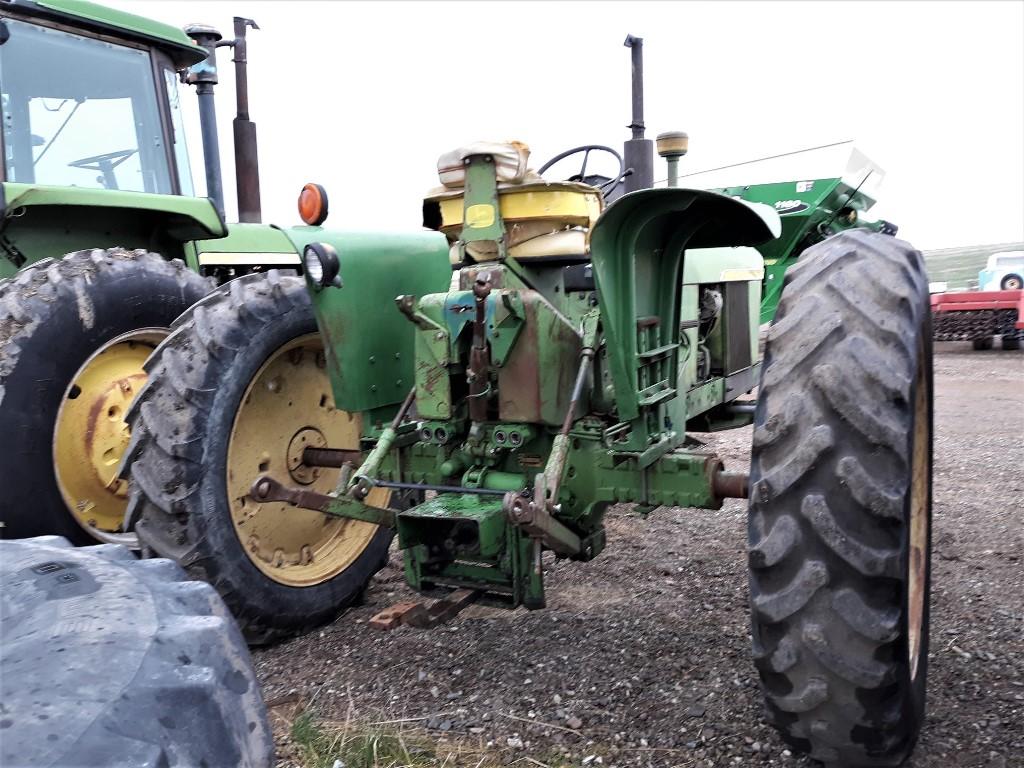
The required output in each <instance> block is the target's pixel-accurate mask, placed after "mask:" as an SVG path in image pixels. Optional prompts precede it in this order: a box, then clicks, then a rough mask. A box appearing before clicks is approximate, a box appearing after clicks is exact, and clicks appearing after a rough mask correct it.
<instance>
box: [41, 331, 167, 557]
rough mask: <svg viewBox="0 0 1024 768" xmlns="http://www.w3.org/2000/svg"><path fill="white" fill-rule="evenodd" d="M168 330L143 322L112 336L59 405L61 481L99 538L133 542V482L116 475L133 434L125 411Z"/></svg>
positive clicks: (56, 435)
mask: <svg viewBox="0 0 1024 768" xmlns="http://www.w3.org/2000/svg"><path fill="white" fill-rule="evenodd" d="M167 334H168V331H167V329H165V328H141V329H139V330H137V331H132V332H130V333H126V334H123V335H121V336H118V337H117V338H115V339H111V340H110V341H108V342H107V343H106V344H104V345H103V346H102V347H100V348H99V349H98V350H97V351H96V352H95V353H93V355H92V356H91V357H90V358H89V359H88V360H86V361H85V363H84V364H83V365H82V367H81V368H79V369H78V372H77V373H76V374H75V376H74V377H73V378H72V380H71V383H70V384H69V385H68V388H67V390H66V391H65V392H64V399H63V400H62V401H61V405H60V408H59V409H58V411H57V421H56V423H55V424H54V429H53V466H54V472H55V474H56V476H57V486H58V488H59V489H60V493H61V496H63V497H64V503H65V504H67V507H68V510H69V511H70V512H71V515H72V517H74V519H75V521H76V522H77V523H78V524H79V525H81V526H82V528H84V529H85V530H86V531H87V532H88V533H90V534H91V535H92V536H93V537H94V538H96V539H99V540H100V541H116V542H119V543H127V544H132V543H134V536H133V535H132V534H126V533H124V532H122V525H123V523H124V512H125V506H126V505H127V503H128V502H127V497H128V484H127V483H126V482H125V481H124V480H121V479H120V478H118V477H117V470H118V467H119V466H120V464H121V456H122V455H123V454H124V451H125V449H126V448H127V447H128V440H129V432H128V424H127V423H125V420H124V417H125V415H126V414H127V412H128V408H129V406H131V403H132V400H133V399H134V398H135V395H136V394H137V393H138V391H139V390H140V389H141V388H142V385H143V384H145V383H146V372H145V371H144V370H143V368H142V365H143V363H145V362H146V358H148V357H149V355H150V354H151V353H152V352H153V350H154V349H155V348H156V346H157V344H159V343H160V342H161V341H162V340H163V339H164V338H165V337H166V336H167Z"/></svg>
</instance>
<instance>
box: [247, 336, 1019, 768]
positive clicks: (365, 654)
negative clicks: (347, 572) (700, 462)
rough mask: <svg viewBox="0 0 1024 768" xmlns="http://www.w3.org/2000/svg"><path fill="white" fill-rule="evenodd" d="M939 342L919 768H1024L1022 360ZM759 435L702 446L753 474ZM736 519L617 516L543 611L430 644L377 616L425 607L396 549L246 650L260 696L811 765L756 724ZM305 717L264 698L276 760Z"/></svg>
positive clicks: (333, 710)
mask: <svg viewBox="0 0 1024 768" xmlns="http://www.w3.org/2000/svg"><path fill="white" fill-rule="evenodd" d="M936 352H937V354H936V360H935V374H936V400H935V404H936V427H935V430H936V442H935V491H934V493H935V505H934V550H933V592H932V640H931V644H932V647H931V653H930V664H931V666H930V670H929V677H930V680H929V705H928V712H929V714H928V720H927V723H926V725H925V728H924V731H923V733H922V735H921V740H920V742H919V744H918V747H917V749H916V751H915V753H914V757H913V758H912V761H911V762H910V763H908V765H911V766H914V768H923V767H924V766H987V767H989V768H998V767H1002V766H1024V562H1022V558H1024V476H1022V472H1024V355H1022V354H1020V353H1011V352H1000V351H998V350H997V351H993V352H981V353H979V352H973V351H969V347H968V345H965V344H941V345H939V346H938V348H937V350H936ZM749 444H750V429H749V428H748V429H743V430H736V431H733V432H731V433H722V434H720V435H717V436H715V437H714V439H713V441H712V443H711V446H712V447H714V448H716V449H717V450H719V451H720V452H721V453H722V455H723V456H724V458H725V460H726V466H727V467H731V468H740V467H744V465H745V464H746V462H747V451H748V447H749ZM745 526H746V515H745V508H744V505H743V504H742V503H740V502H737V501H731V502H729V503H727V504H726V506H725V507H724V508H723V509H722V510H719V511H709V510H700V509H670V510H669V509H661V510H658V511H656V512H655V513H654V514H653V515H652V516H651V517H650V518H649V519H647V520H644V519H642V518H640V517H638V516H636V515H635V514H633V513H632V512H631V511H630V509H628V508H620V509H616V510H614V511H613V512H612V513H611V514H610V515H609V519H608V528H609V536H608V539H609V547H608V549H607V550H606V551H605V552H604V553H603V554H602V555H601V556H600V557H599V558H598V559H597V560H596V561H595V562H593V563H590V564H579V563H568V562H566V563H554V561H552V562H551V563H550V564H549V568H548V571H547V592H548V608H547V609H546V610H543V611H537V612H532V613H531V612H527V611H525V610H522V609H520V610H518V611H515V612H511V613H510V612H501V611H497V610H492V609H487V608H480V607H474V608H470V609H469V610H467V611H465V612H464V613H463V614H461V615H460V616H459V617H458V618H457V619H456V620H454V621H453V622H452V623H451V624H449V625H446V626H444V627H442V628H439V629H435V630H433V631H430V632H424V631H420V630H414V629H409V628H402V629H399V630H396V631H393V632H390V633H381V632H378V631H375V630H372V629H370V628H368V627H367V625H366V622H367V620H368V619H369V618H370V617H371V616H373V615H374V614H375V613H376V612H378V611H379V610H381V609H383V608H385V607H387V606H389V605H391V604H393V603H395V602H398V601H401V600H408V599H411V598H412V597H413V595H412V593H411V592H410V591H409V590H407V589H406V588H405V586H404V582H403V580H402V575H401V570H400V565H399V564H400V560H399V557H398V555H397V553H395V554H393V556H392V560H391V565H390V566H389V567H388V568H386V569H385V570H384V571H382V572H381V573H380V574H379V575H378V577H377V579H376V580H375V581H374V583H373V584H372V586H371V588H370V589H369V591H368V594H367V601H366V604H365V605H363V606H360V607H358V608H356V609H353V610H351V611H349V612H348V613H347V614H346V615H344V616H342V617H341V618H340V619H339V620H338V621H337V622H335V623H334V624H333V625H331V626H328V627H326V628H324V629H323V630H322V631H320V632H314V633H312V634H311V635H308V636H306V637H303V638H299V639H296V640H293V641H291V642H288V643H284V644H281V645H279V646H276V647H273V648H270V649H266V650H262V651H258V652H256V653H255V654H254V655H255V661H256V666H257V671H258V674H259V676H260V679H261V682H262V685H263V689H264V694H265V696H266V698H267V699H268V700H269V701H270V702H271V704H274V702H275V701H280V700H282V698H283V699H285V700H292V701H294V700H296V699H297V700H298V701H299V702H300V704H299V706H303V705H306V704H308V703H309V702H313V703H314V706H315V708H316V709H315V711H316V713H317V715H318V716H320V717H324V718H326V719H333V720H339V721H344V720H346V719H351V720H352V721H354V722H358V723H363V724H368V723H375V722H381V721H392V724H391V725H392V727H393V726H394V725H395V723H394V722H393V721H405V722H403V723H399V724H398V725H399V726H400V727H402V728H413V729H415V730H417V731H418V732H419V733H420V734H426V735H427V736H428V737H429V738H431V739H435V740H437V741H439V742H441V743H453V744H457V743H460V742H461V743H469V744H473V745H475V747H477V748H479V747H482V746H483V747H487V746H488V743H490V746H489V747H488V751H489V752H493V757H494V758H495V762H509V763H510V762H514V761H515V760H517V759H520V758H529V760H527V761H525V762H524V763H521V764H526V762H530V763H531V764H532V761H539V762H541V763H546V764H554V763H559V764H566V765H581V764H589V765H597V764H599V763H600V764H602V765H605V766H609V765H623V766H625V765H652V766H719V765H722V766H725V765H730V766H731V765H755V766H756V765H779V766H810V765H811V762H810V761H808V760H805V759H804V758H800V757H797V756H794V755H790V753H789V752H788V751H786V750H785V747H784V745H783V744H782V743H781V741H780V740H779V739H777V738H776V736H775V734H774V731H773V730H772V729H771V728H770V727H768V726H767V725H765V724H764V722H763V721H762V720H761V714H760V708H761V702H760V694H759V691H758V687H757V680H756V673H755V671H754V668H753V665H752V663H751V661H750V638H749V634H748V615H747V585H746V578H747V576H746V569H745V546H744V542H745ZM295 709H296V705H295V704H292V705H291V706H274V707H272V712H274V713H275V715H276V717H275V721H276V730H277V738H278V751H279V757H280V764H281V765H282V766H290V765H294V764H295V759H294V751H295V748H294V746H293V745H292V744H291V743H290V741H289V736H288V727H287V726H288V721H289V717H290V716H293V715H294V712H295ZM478 759H479V758H478V757H477V756H474V759H473V760H472V762H471V763H470V764H471V765H472V764H475V763H476V762H477V760H478ZM449 764H451V763H449Z"/></svg>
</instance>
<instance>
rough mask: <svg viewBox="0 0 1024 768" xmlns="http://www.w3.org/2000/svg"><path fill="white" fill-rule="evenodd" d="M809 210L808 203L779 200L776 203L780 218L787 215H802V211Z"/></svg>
mask: <svg viewBox="0 0 1024 768" xmlns="http://www.w3.org/2000/svg"><path fill="white" fill-rule="evenodd" d="M807 208H808V205H807V203H801V202H800V201H799V200H779V201H778V202H776V203H775V210H776V212H777V213H778V214H779V215H780V216H785V215H786V214H787V213H800V211H806V210H807Z"/></svg>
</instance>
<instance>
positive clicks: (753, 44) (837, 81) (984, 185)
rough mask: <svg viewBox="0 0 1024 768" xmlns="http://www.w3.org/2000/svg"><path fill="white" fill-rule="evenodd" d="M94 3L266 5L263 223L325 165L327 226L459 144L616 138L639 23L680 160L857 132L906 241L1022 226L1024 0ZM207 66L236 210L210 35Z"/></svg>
mask: <svg viewBox="0 0 1024 768" xmlns="http://www.w3.org/2000/svg"><path fill="white" fill-rule="evenodd" d="M107 1H108V4H110V5H114V6H116V7H118V8H122V9H124V10H128V11H132V12H134V13H138V14H141V15H145V16H149V17H152V18H156V19H160V20H162V21H165V22H168V23H171V24H174V25H176V26H183V25H184V24H186V23H188V22H193V21H201V22H204V23H208V24H212V25H214V26H216V27H218V28H219V29H220V30H221V31H222V32H224V33H225V34H226V35H228V34H230V32H231V26H232V23H231V22H232V17H233V16H234V15H240V16H249V17H251V18H253V19H255V20H256V21H257V22H258V23H259V25H260V27H261V29H260V30H259V31H256V32H251V33H250V44H249V60H250V66H249V76H250V84H249V91H250V99H251V113H252V118H253V119H254V120H255V121H256V122H257V124H258V126H259V141H260V170H261V176H262V191H263V208H264V220H265V221H271V222H274V223H279V224H291V223H298V218H297V214H296V212H295V199H296V196H297V194H298V191H299V189H300V188H301V186H302V184H303V183H305V182H307V181H317V182H319V183H321V184H324V185H325V186H326V187H327V189H328V192H329V195H330V202H331V215H330V218H329V219H328V222H327V223H328V225H330V226H334V227H341V228H357V229H380V228H383V229H405V228H416V227H418V226H419V224H420V202H421V197H422V195H423V193H424V192H425V191H426V190H427V189H428V188H430V187H432V186H435V185H436V183H437V182H436V171H435V163H436V160H437V156H438V155H439V154H441V153H442V152H444V151H446V150H448V149H451V148H453V147H456V146H458V145H460V144H463V143H467V142H470V141H475V140H480V139H488V140H502V139H513V138H514V139H520V140H523V141H525V142H527V143H528V144H529V145H530V146H531V148H532V149H533V160H534V161H535V162H534V163H533V165H534V166H535V167H539V165H540V164H541V163H542V162H543V161H544V160H546V159H547V158H548V157H550V156H551V155H554V154H556V153H557V152H559V151H561V150H563V149H566V148H569V147H571V146H576V145H578V144H587V143H594V144H608V145H611V146H615V147H621V144H622V141H623V140H624V139H626V138H628V131H627V129H626V128H625V125H626V124H627V123H628V122H629V71H630V70H629V51H628V49H626V48H624V47H623V44H622V43H623V39H624V38H625V36H626V33H627V32H628V33H632V34H634V35H638V36H641V37H643V38H644V53H645V71H646V81H647V82H646V99H645V100H646V115H645V118H646V123H647V126H648V136H649V137H651V138H653V137H654V135H655V134H657V133H659V132H662V131H667V130H685V131H687V132H688V133H689V134H690V154H689V155H688V156H687V157H686V158H684V160H683V167H682V170H683V172H686V171H694V170H701V169H705V168H711V167H714V166H717V165H721V164H725V163H731V162H739V161H743V160H748V159H751V158H755V157H759V156H764V155H770V154H775V153H779V152H786V151H789V150H794V149H800V148H803V147H810V146H815V145H820V144H826V143H829V142H835V141H841V140H844V139H853V140H854V141H855V144H856V146H857V147H858V148H859V149H861V150H862V151H863V152H864V153H865V154H867V155H868V156H869V157H870V158H871V159H872V160H873V161H874V162H875V163H877V164H878V165H880V166H881V167H882V168H883V169H884V170H885V172H886V178H885V182H884V184H883V186H882V188H881V190H880V193H879V203H878V205H877V206H875V208H874V209H873V211H872V214H874V215H877V216H881V217H883V218H886V219H889V220H891V221H894V222H896V223H897V224H898V225H899V226H900V236H901V237H905V238H906V239H908V240H910V241H911V242H913V243H914V244H915V245H917V246H918V247H919V248H942V247H951V246H957V245H968V244H982V243H999V242H1008V241H1019V240H1024V2H1009V1H1007V2H977V1H972V2H962V3H961V2H904V3H883V2H873V3H867V2H849V3H847V2H750V3H747V2H720V3H703V2H656V3H641V2H550V1H549V2H527V3H498V2H456V3H440V2H411V3H405V2H383V3H361V2H360V3H357V2H296V1H294V0H293V1H292V2H243V1H241V0H226V1H224V2H187V1H186V2H182V1H180V0H178V1H176V2H127V1H126V0H121V1H120V2H110V0H107ZM220 64H221V81H222V84H221V85H220V86H219V87H218V93H219V99H218V108H219V113H218V119H219V123H220V136H221V147H222V159H223V166H224V173H225V176H226V177H227V178H228V179H229V181H228V183H226V184H225V187H226V197H227V207H228V215H229V218H230V217H234V216H235V210H236V209H235V202H234V187H233V181H232V179H233V163H232V154H231V143H230V142H231V118H232V117H233V112H234V81H233V71H232V67H231V64H230V53H229V52H227V51H225V50H223V49H222V50H221V52H220ZM186 90H187V91H188V92H186V93H183V101H184V103H185V105H186V108H187V109H188V113H187V119H188V124H189V131H190V133H189V141H190V147H191V152H192V167H193V175H194V177H195V180H196V185H197V188H198V189H199V190H200V191H202V190H203V189H204V186H205V185H204V184H203V173H202V167H203V164H202V152H201V143H200V138H199V127H198V113H197V110H196V107H195V97H194V94H192V93H191V89H186ZM826 170H827V169H826ZM838 170H839V171H841V170H842V169H838ZM568 172H569V170H568V169H567V170H566V173H568ZM804 172H805V171H804V170H803V168H801V169H800V170H797V168H796V167H795V166H794V168H793V174H794V175H793V178H794V179H795V178H797V174H802V173H804ZM656 173H657V176H656V178H661V177H663V176H664V173H663V165H662V164H661V161H660V160H657V161H656ZM824 175H828V174H827V173H826V174H824ZM780 180H781V179H780Z"/></svg>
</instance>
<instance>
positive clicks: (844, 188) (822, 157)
mask: <svg viewBox="0 0 1024 768" xmlns="http://www.w3.org/2000/svg"><path fill="white" fill-rule="evenodd" d="M662 154H663V156H665V157H667V159H668V160H669V163H670V182H671V181H673V180H675V179H676V178H678V177H676V176H675V174H674V173H672V172H671V169H672V162H673V156H678V154H677V153H672V152H671V150H670V149H669V150H666V151H665V152H662ZM682 154H685V148H684V149H683V152H682ZM794 156H799V157H794ZM790 163H793V164H794V165H795V166H796V167H801V166H806V167H807V169H808V171H809V172H808V175H807V176H806V178H805V180H801V181H778V179H779V178H786V176H787V175H788V174H791V173H792V172H793V167H792V166H790V165H789V164H790ZM741 168H742V169H743V170H738V169H741ZM748 168H749V169H751V170H747V169H748ZM748 173H753V174H754V175H755V176H757V177H759V178H762V179H771V181H767V182H764V181H762V182H760V183H756V184H749V183H736V182H737V180H741V179H742V180H744V181H746V179H744V178H743V176H744V174H748ZM884 177H885V172H884V171H883V170H882V169H881V168H879V167H878V166H877V165H875V164H874V163H873V162H871V160H869V159H868V158H867V157H865V156H864V155H863V154H862V153H861V152H860V151H858V150H857V149H854V148H852V147H851V142H849V141H842V142H837V143H835V144H826V145H823V146H820V147H812V148H810V149H803V150H799V151H797V152H786V153H784V154H781V155H773V156H771V157H767V158H762V159H760V160H751V161H747V162H743V163H735V164H732V165H727V166H722V167H720V168H714V169H711V170H708V171H699V172H695V173H689V174H687V178H689V179H691V181H693V182H696V184H697V185H698V186H699V187H700V188H701V189H710V190H711V191H713V192H718V193H720V194H723V195H728V196H729V197H738V198H742V199H743V200H747V201H749V202H752V203H764V204H765V205H770V206H772V207H773V208H774V209H775V210H776V212H777V213H778V214H779V217H780V219H781V221H782V234H781V235H780V236H779V237H778V238H776V239H774V240H770V241H768V242H767V243H762V244H761V245H759V246H758V247H757V250H758V251H759V252H760V253H761V255H762V256H763V257H764V283H763V286H762V292H761V323H762V324H765V323H770V322H771V320H772V318H773V317H774V316H775V312H776V310H777V309H778V305H779V299H780V297H781V296H782V289H783V286H784V284H785V274H786V270H788V269H789V268H790V267H791V266H793V265H794V264H796V262H797V260H798V259H799V258H800V256H801V254H803V252H804V251H806V250H807V249H808V248H810V247H811V246H812V245H816V244H817V243H820V242H822V241H823V240H826V239H827V238H829V237H832V236H833V235H837V234H839V233H840V232H845V231H847V230H850V229H863V230H866V231H868V232H880V233H882V234H885V235H895V234H896V232H897V231H898V227H897V226H896V225H895V224H893V223H892V222H889V221H886V220H884V219H878V220H871V219H869V218H868V217H867V215H866V214H867V212H868V211H869V210H870V208H871V207H872V206H873V205H874V204H875V202H876V197H877V194H878V188H879V187H880V186H881V183H882V179H883V178H884ZM748 178H749V177H748Z"/></svg>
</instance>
